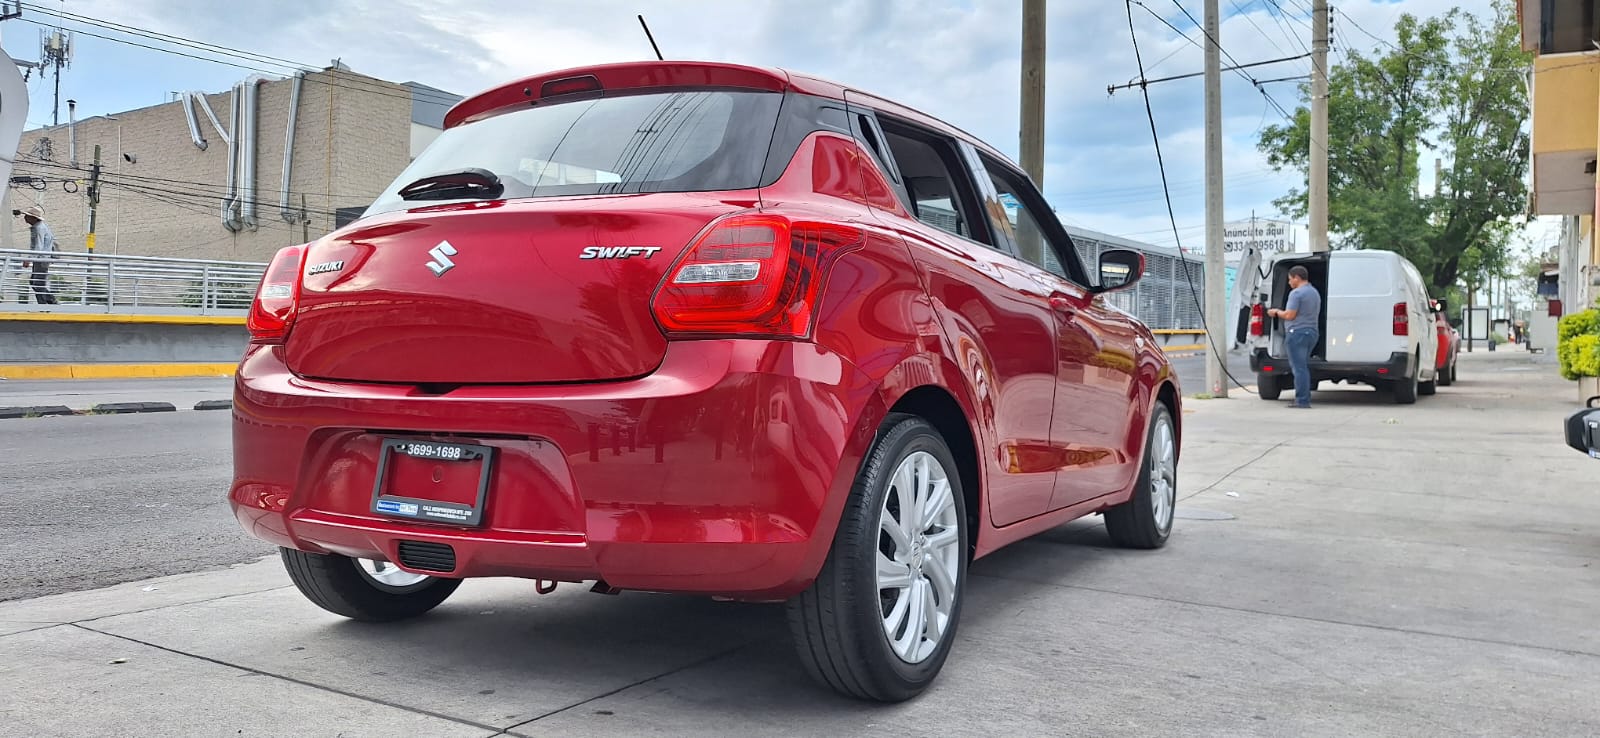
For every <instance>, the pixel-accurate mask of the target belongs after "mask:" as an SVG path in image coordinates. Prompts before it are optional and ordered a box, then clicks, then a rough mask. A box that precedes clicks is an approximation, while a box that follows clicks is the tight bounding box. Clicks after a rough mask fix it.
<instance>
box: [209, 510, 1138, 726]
mask: <svg viewBox="0 0 1600 738" xmlns="http://www.w3.org/2000/svg"><path fill="white" fill-rule="evenodd" d="M1090 520H1093V521H1098V518H1091V519H1090ZM1101 530H1102V529H1101V527H1100V526H1099V525H1093V526H1088V525H1082V524H1075V525H1069V526H1063V527H1062V528H1058V529H1055V530H1052V531H1049V532H1046V533H1044V534H1042V535H1040V536H1038V537H1036V538H1035V539H1032V540H1031V541H1030V542H1029V543H1027V544H1025V545H1022V546H1012V547H1009V548H1007V549H1005V550H1003V551H1001V552H997V553H996V554H995V555H993V556H991V557H989V558H986V559H984V560H982V561H979V562H976V563H975V564H974V565H973V567H972V569H971V571H970V573H969V577H968V583H967V590H966V592H967V599H966V602H965V603H964V604H963V613H962V621H961V623H960V626H959V628H960V629H959V631H958V641H957V643H956V646H955V652H954V654H953V655H952V658H951V661H950V663H949V664H948V665H947V667H946V669H945V672H944V674H943V675H942V676H941V677H940V680H939V682H937V683H936V684H935V686H934V689H936V690H938V689H945V688H947V687H946V686H945V685H947V684H950V685H957V684H960V683H961V682H962V681H964V680H968V679H972V678H976V677H977V676H978V674H976V673H973V672H972V671H969V670H979V671H981V668H980V664H981V663H982V661H983V659H984V658H985V657H984V656H982V654H983V653H984V652H985V651H986V650H989V649H990V646H988V645H986V644H985V642H987V641H992V640H994V636H993V632H994V631H995V630H996V628H995V625H996V621H997V620H998V621H1003V620H1004V619H1005V618H1006V616H1007V614H1008V613H1013V612H1016V611H1019V609H1020V608H1023V607H1025V606H1026V603H1028V602H1030V601H1032V600H1034V599H1036V597H1037V596H1038V595H1039V594H1041V593H1043V592H1046V591H1050V590H1052V589H1054V588H1053V587H1051V586H1050V585H1048V584H1045V583H1033V582H1028V581H1025V580H1019V579H1015V578H1009V577H1005V576H1003V575H1005V574H1006V573H1007V571H1008V569H1009V568H1011V567H1012V566H1014V565H1016V564H1019V563H1021V562H1023V561H1024V560H1028V561H1031V562H1032V563H1031V564H1030V565H1029V566H1028V567H1027V568H1033V567H1034V566H1041V565H1042V566H1046V567H1048V568H1049V570H1050V571H1052V572H1053V574H1054V575H1055V576H1062V575H1064V574H1067V573H1070V572H1071V571H1073V570H1075V569H1077V568H1078V567H1080V566H1084V565H1092V564H1093V563H1094V562H1095V561H1096V560H1097V559H1099V558H1102V557H1105V556H1108V555H1110V554H1108V553H1106V552H1103V551H1101V550H1100V549H1102V548H1108V547H1109V545H1110V544H1109V541H1108V540H1107V539H1105V536H1104V533H1103V532H1100V531H1101ZM1041 557H1043V558H1045V559H1048V561H1041V560H1040V559H1041ZM480 585H487V586H480ZM583 589H584V588H583V587H581V586H579V585H562V586H561V588H560V589H559V590H558V591H557V593H556V594H553V595H544V596H541V595H537V594H536V593H535V592H534V590H533V584H532V583H531V582H519V581H516V580H489V581H485V582H480V581H476V580H475V581H469V582H467V583H466V584H464V585H463V587H462V589H461V591H459V592H458V593H457V594H456V595H455V597H454V598H452V599H451V600H449V601H447V602H446V603H445V604H444V605H442V606H440V607H439V608H438V609H437V610H435V611H434V612H433V613H431V614H429V615H428V616H427V617H424V618H420V619H418V620H415V621H409V622H401V623H389V624H375V623H362V622H355V621H345V620H335V619H331V618H329V617H327V616H325V615H323V614H322V613H320V612H319V611H316V610H314V609H311V608H310V605H309V604H305V603H301V602H292V601H290V600H289V599H288V598H290V597H296V595H295V594H294V593H293V591H292V590H289V591H282V590H280V591H279V595H278V596H279V597H281V598H283V599H284V600H285V601H283V602H282V603H275V606H274V607H273V608H272V611H274V612H284V613H286V614H287V617H284V618H282V619H278V620H275V621H273V622H262V623H260V624H259V625H258V627H257V630H256V632H255V633H254V637H253V638H252V639H251V640H250V641H249V642H248V643H239V642H234V643H232V644H225V643H216V644H210V647H207V645H204V644H202V645H200V646H194V645H185V646H183V648H184V650H190V649H193V650H195V651H198V652H200V653H201V654H203V655H207V656H215V657H220V658H223V659H226V660H227V661H230V662H232V663H236V664H239V665H241V666H245V667H249V668H257V669H261V670H263V671H266V672H271V673H280V674H285V675H286V676H291V677H293V678H295V679H299V680H304V681H307V682H311V683H315V684H319V685H324V686H327V687H330V688H333V689H337V690H340V691H346V692H349V693H352V694H359V695H362V696H365V697H369V698H373V699H382V700H385V701H392V702H396V703H400V704H405V705H410V706H416V707H419V708H424V709H427V710H429V711H430V712H434V713H438V714H441V715H446V716H450V717H453V718H457V719H465V720H470V721H473V722H477V723H481V724H484V725H490V726H493V727H495V728H498V729H505V728H510V727H512V726H517V725H526V726H527V729H528V730H533V729H535V728H537V730H538V731H540V732H542V731H544V730H546V729H548V726H551V725H559V722H560V720H561V719H566V718H567V717H570V715H569V713H571V714H573V715H579V714H581V715H583V716H585V718H586V719H590V720H592V719H595V718H596V716H597V715H598V716H601V717H606V718H614V719H616V721H617V723H618V729H622V730H632V729H633V728H634V727H642V726H629V725H627V722H626V720H624V719H623V716H624V711H623V710H622V709H619V707H618V706H617V705H615V704H612V703H622V704H629V703H630V702H631V701H634V700H639V699H643V700H647V701H649V700H653V699H670V700H671V701H672V703H673V704H674V705H676V707H675V708H674V710H673V712H675V713H680V714H681V713H685V712H687V713H689V714H691V715H692V714H695V713H697V712H703V713H704V714H703V715H701V717H703V718H705V719H715V720H730V719H732V718H734V717H735V716H734V715H730V714H729V713H728V712H727V709H726V705H727V704H728V702H729V700H733V699H736V700H737V701H738V703H739V705H740V707H739V708H738V712H740V713H744V714H745V717H746V718H749V717H751V716H753V715H760V716H762V719H770V720H784V719H787V718H791V717H792V718H793V719H796V720H799V719H806V718H808V717H809V716H812V715H815V714H816V712H817V711H818V710H819V709H821V710H826V711H828V712H830V713H831V714H835V715H850V714H854V712H855V711H856V710H860V711H862V712H863V714H871V715H874V716H875V717H874V719H875V720H877V719H880V718H883V717H885V714H884V713H883V712H882V710H883V708H882V707H879V706H873V705H869V704H867V703H861V702H857V701H854V700H850V699H847V698H843V697H839V696H836V695H834V694H833V693H832V692H830V691H828V690H826V689H824V688H822V687H820V686H818V685H816V684H815V683H814V682H812V680H811V679H810V678H809V677H808V676H807V675H806V673H805V671H804V670H803V668H802V666H801V665H800V662H799V661H798V660H797V658H796V656H795V654H794V652H793V646H792V644H791V641H790V638H789V633H788V628H787V625H786V623H785V619H784V618H785V612H784V607H783V605H781V604H749V603H731V602H717V601H713V600H710V599H707V598H703V597H687V596H672V595H657V594H647V593H638V592H624V593H623V594H621V595H619V596H615V597H611V596H604V595H595V594H589V593H587V592H584V591H582V590H583ZM236 606H239V607H242V608H249V607H251V606H249V605H247V604H246V603H243V602H240V603H237V605H236ZM256 606H257V607H258V606H259V603H258V604H257V605H256ZM213 649H220V650H221V652H217V653H211V651H213ZM735 696H736V698H735ZM685 699H687V700H689V702H688V705H687V706H689V707H690V708H691V709H690V710H687V711H685V710H684V709H683V708H684V707H685V703H684V702H683V700H685ZM923 702H925V701H920V700H919V701H914V702H912V703H908V704H918V703H923ZM601 703H605V704H601ZM695 705H700V707H699V708H696V707H695ZM898 709H909V707H907V708H891V712H892V711H893V710H898ZM841 710H843V711H844V712H843V713H841V712H840V711H841ZM596 711H599V712H598V713H597V712H596ZM529 721H533V722H531V723H530V722H529ZM734 725H735V723H730V724H729V727H730V728H732V727H734ZM593 727H595V726H593V725H591V726H590V728H593ZM682 727H683V728H684V729H686V730H694V729H698V728H699V727H703V726H699V725H697V724H688V725H684V726H682ZM669 732H670V731H669Z"/></svg>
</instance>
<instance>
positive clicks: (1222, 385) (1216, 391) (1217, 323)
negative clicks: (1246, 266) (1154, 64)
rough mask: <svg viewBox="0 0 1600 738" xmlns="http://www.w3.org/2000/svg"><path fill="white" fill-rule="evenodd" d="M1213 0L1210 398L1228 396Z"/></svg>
mask: <svg viewBox="0 0 1600 738" xmlns="http://www.w3.org/2000/svg"><path fill="white" fill-rule="evenodd" d="M1219 15H1220V13H1219V12H1218V10H1217V0H1206V11H1205V31H1206V37H1207V40H1206V102H1205V109H1206V133H1205V137H1206V312H1205V320H1206V343H1207V344H1208V345H1209V346H1210V348H1211V351H1210V355H1209V356H1208V357H1207V360H1206V386H1207V387H1209V388H1210V389H1211V394H1212V396H1214V397H1227V396H1228V383H1227V382H1226V381H1224V376H1225V375H1226V373H1227V367H1226V366H1225V365H1224V364H1223V362H1225V361H1227V356H1228V354H1227V344H1226V343H1224V341H1225V339H1226V337H1227V328H1226V326H1227V316H1226V315H1224V313H1226V312H1227V309H1228V308H1227V275H1226V273H1225V272H1226V267H1225V266H1224V264H1223V258H1222V249H1223V236H1224V234H1223V225H1222V212H1223V210H1222V194H1223V190H1222V48H1221V43H1222V41H1221V39H1220V37H1219V34H1220V33H1221V29H1220V26H1221V21H1220V20H1219Z"/></svg>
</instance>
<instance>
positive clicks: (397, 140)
mask: <svg viewBox="0 0 1600 738" xmlns="http://www.w3.org/2000/svg"><path fill="white" fill-rule="evenodd" d="M297 89H298V95H297V94H296V90H297ZM179 98H180V99H178V100H174V101H172V102H168V103H165V104H162V105H155V106H152V107H148V108H141V109H138V110H130V111H127V112H124V113H117V114H115V115H106V116H97V117H93V118H88V119H84V120H79V121H77V122H76V123H75V124H73V125H67V124H63V125H60V126H53V127H50V128H41V129H36V130H32V131H28V132H26V133H24V134H23V137H22V143H21V145H20V147H19V150H18V155H17V163H16V169H15V171H14V172H13V175H12V177H13V182H12V186H11V187H10V188H9V191H8V199H9V200H10V203H9V205H8V206H7V211H8V213H9V210H11V209H16V208H20V207H24V206H26V205H30V204H38V205H41V206H43V207H44V209H45V212H46V220H47V222H49V223H50V225H51V228H52V229H53V230H54V231H55V234H56V238H57V240H58V241H59V242H60V245H61V248H62V249H63V250H68V251H83V250H85V249H86V234H87V226H88V218H89V202H88V179H89V168H90V166H91V164H92V163H93V158H94V149H95V146H97V145H98V146H99V147H100V156H101V172H102V174H101V178H102V182H103V185H102V187H101V190H100V203H99V206H98V211H97V214H96V224H95V231H96V234H95V235H96V239H95V241H96V248H95V251H96V252H98V253H108V254H110V253H117V254H137V255H144V256H168V257H184V258H197V259H225V260H238V261H265V260H267V259H268V258H270V257H271V255H272V254H273V252H274V251H276V250H277V249H278V248H280V247H282V246H285V245H290V244H295V243H302V242H304V241H305V240H306V239H307V237H308V236H309V237H310V238H316V237H318V236H321V235H322V234H325V233H327V232H328V231H330V230H333V229H334V228H335V227H336V226H337V225H339V224H342V223H343V222H347V221H348V220H350V219H352V218H353V217H354V216H355V215H356V214H359V213H360V212H361V211H362V210H363V209H365V208H366V206H367V205H368V204H369V203H370V202H371V201H372V200H373V199H374V198H375V197H377V195H378V194H379V193H380V192H381V191H382V190H383V188H384V187H386V186H387V185H388V184H389V182H390V181H391V180H392V179H393V178H394V177H395V176H396V175H398V174H399V173H400V171H401V170H402V169H403V168H404V167H405V166H406V164H408V163H409V162H410V161H411V159H413V158H414V157H415V156H416V155H417V154H418V153H420V151H421V150H422V148H423V147H426V146H427V145H428V144H429V143H431V142H432V141H433V139H434V138H435V137H436V136H438V134H439V131H440V129H441V128H442V126H443V119H444V111H446V110H448V109H449V108H450V106H451V105H453V104H455V103H456V102H457V101H459V100H460V99H461V98H460V97H459V96H456V95H452V94H450V93H447V92H444V91H442V90H438V89H435V88H432V87H428V86H426V85H421V84H418V83H415V82H407V83H403V84H396V83H392V82H386V81H383V80H379V79H375V78H373V77H368V76H365V75H361V74H357V73H355V72H352V71H350V70H349V69H347V68H343V67H338V68H328V69H324V70H321V71H316V72H308V73H306V74H305V75H304V76H303V77H301V78H299V79H296V78H293V77H291V78H287V79H272V78H266V77H261V76H256V77H251V78H249V79H247V80H243V81H241V82H240V83H239V84H238V85H236V86H235V87H234V89H233V90H231V91H227V92H220V93H214V94H204V93H184V94H181V95H180V96H179ZM236 104H237V105H238V108H239V116H240V118H241V120H242V121H243V122H236V121H235V114H234V109H235V105H236ZM291 111H292V112H293V118H292V119H291ZM252 112H253V114H252ZM291 123H292V126H291V125H290V124H291ZM252 124H253V125H252ZM252 131H253V134H252ZM291 132H292V133H291ZM291 138H292V145H291V144H290V139H291ZM286 150H288V151H289V155H288V156H285V151H286ZM286 180H287V187H285V182H286ZM230 193H231V195H230ZM229 203H231V205H230V204H229ZM8 221H9V225H10V227H11V228H12V229H13V230H12V233H11V234H10V236H11V244H12V245H13V246H16V245H18V244H20V245H21V246H22V247H23V248H26V244H27V231H26V226H24V225H23V224H22V222H21V220H20V219H16V218H11V219H8Z"/></svg>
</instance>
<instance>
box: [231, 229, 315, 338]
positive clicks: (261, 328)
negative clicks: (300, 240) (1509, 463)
mask: <svg viewBox="0 0 1600 738" xmlns="http://www.w3.org/2000/svg"><path fill="white" fill-rule="evenodd" d="M305 253H306V247H305V246H289V247H287V248H284V249H280V250H279V251H278V254H277V255H276V256H274V257H272V263H270V264H268V265H267V273H266V274H265V275H263V276H262V277H261V286H260V287H259V288H257V289H256V299H255V302H253V303H251V304H250V317H249V318H246V319H245V327H246V328H248V329H249V330H250V342H251V343H283V339H284V337H286V336H288V335H289V325H290V324H291V323H293V322H294V308H295V304H296V303H297V302H299V299H300V264H301V261H302V260H303V259H304V258H305Z"/></svg>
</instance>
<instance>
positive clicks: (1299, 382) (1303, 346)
mask: <svg viewBox="0 0 1600 738" xmlns="http://www.w3.org/2000/svg"><path fill="white" fill-rule="evenodd" d="M1288 343H1289V371H1292V372H1294V404H1296V405H1299V406H1301V407H1310V405H1311V349H1313V348H1316V346H1317V329H1315V328H1291V329H1289V340H1288Z"/></svg>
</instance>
